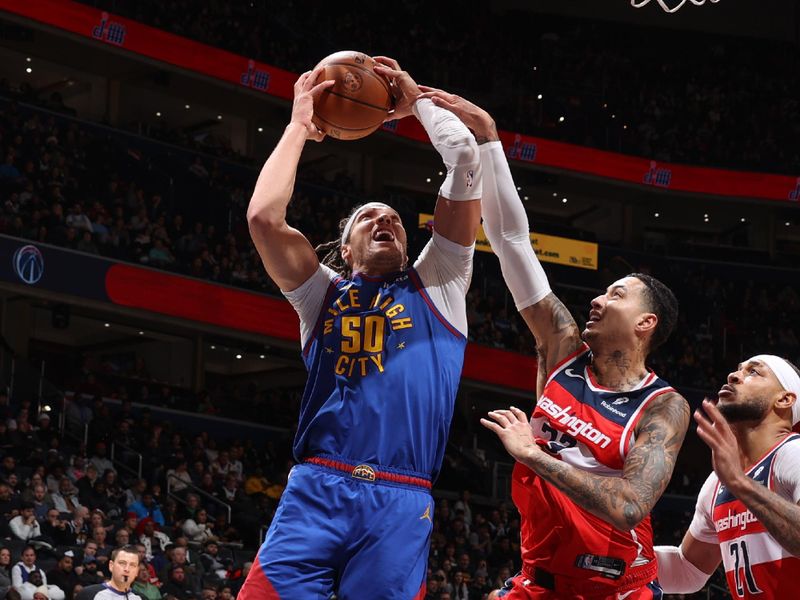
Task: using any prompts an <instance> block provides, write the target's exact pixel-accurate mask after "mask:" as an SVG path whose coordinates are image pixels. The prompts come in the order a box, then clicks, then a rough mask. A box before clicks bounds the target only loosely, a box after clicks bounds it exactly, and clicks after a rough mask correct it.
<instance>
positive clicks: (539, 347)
mask: <svg viewBox="0 0 800 600" xmlns="http://www.w3.org/2000/svg"><path fill="white" fill-rule="evenodd" d="M519 314H520V315H521V316H522V318H523V319H524V320H525V323H526V324H527V325H528V328H529V329H530V330H531V333H532V334H533V337H535V338H536V352H537V353H538V355H539V369H538V372H537V380H536V397H537V398H540V397H541V396H542V392H543V391H544V384H545V383H546V381H547V376H548V375H549V374H550V371H552V370H553V368H554V367H555V366H556V365H557V364H558V363H559V362H561V361H562V360H563V359H564V358H565V357H567V356H569V355H570V354H572V353H573V352H575V350H577V349H578V347H579V346H580V345H581V332H580V330H579V329H578V324H577V323H576V322H575V319H573V318H572V315H571V314H570V313H569V310H567V307H566V306H564V303H563V302H561V300H559V299H558V297H557V296H556V295H555V294H554V293H553V292H550V293H549V294H547V296H545V297H544V298H542V299H541V300H540V301H539V302H537V303H536V304H534V305H532V306H528V307H527V308H523V309H522V310H521V311H520V312H519Z"/></svg>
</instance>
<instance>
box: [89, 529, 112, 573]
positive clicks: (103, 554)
mask: <svg viewBox="0 0 800 600" xmlns="http://www.w3.org/2000/svg"><path fill="white" fill-rule="evenodd" d="M107 537H108V531H106V528H105V527H102V526H99V527H95V528H93V529H92V541H93V542H94V543H95V544H97V550H96V552H95V556H96V557H97V562H98V563H99V564H100V565H101V566H104V565H105V564H106V563H107V562H108V561H109V559H110V557H111V551H112V550H113V549H114V548H113V546H111V544H108V543H106V538H107Z"/></svg>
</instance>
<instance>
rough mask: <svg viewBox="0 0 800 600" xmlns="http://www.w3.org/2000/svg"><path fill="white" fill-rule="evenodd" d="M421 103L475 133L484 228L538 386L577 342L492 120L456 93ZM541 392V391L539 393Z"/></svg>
mask: <svg viewBox="0 0 800 600" xmlns="http://www.w3.org/2000/svg"><path fill="white" fill-rule="evenodd" d="M421 89H422V90H423V91H424V94H423V98H430V99H431V100H432V101H433V103H434V104H436V106H440V107H442V108H446V109H447V110H450V111H452V112H453V113H454V114H455V115H456V116H458V118H459V119H461V120H462V121H463V122H464V123H465V124H466V125H467V127H469V128H470V129H471V130H472V131H473V133H474V134H475V138H476V140H477V142H478V144H479V146H480V154H481V164H482V165H483V195H482V197H481V204H482V214H483V226H484V230H485V232H486V237H487V238H488V239H489V242H490V243H491V245H492V250H494V253H495V254H496V255H497V257H498V259H499V261H500V268H501V269H502V271H503V278H504V279H505V282H506V285H507V286H508V289H509V291H510V292H511V295H512V296H513V298H514V302H515V304H516V306H517V310H519V311H520V314H521V315H522V318H523V319H525V322H526V323H527V324H528V327H529V328H530V330H531V333H533V335H534V337H535V338H536V343H537V348H538V352H539V364H540V366H541V367H543V368H540V369H539V374H540V381H541V382H543V381H544V379H545V378H546V374H547V373H549V372H550V370H551V369H552V368H553V367H554V366H555V365H556V364H557V363H558V362H560V361H561V360H562V359H563V358H564V357H566V356H567V355H569V354H571V353H572V352H574V351H575V350H576V349H577V348H578V347H579V346H580V343H581V339H580V331H579V330H578V326H577V324H576V323H575V320H574V319H573V318H572V315H570V314H569V311H568V310H567V309H566V307H565V306H564V305H563V304H562V303H561V301H560V300H559V299H558V298H557V297H556V296H555V294H553V293H552V291H551V290H550V284H549V282H548V280H547V275H545V272H544V270H543V269H542V266H541V264H540V263H539V259H538V258H536V253H535V252H534V251H533V248H532V246H531V241H530V226H529V224H528V216H527V214H526V213H525V208H524V207H523V206H522V201H521V200H520V198H519V195H518V194H517V189H516V186H515V185H514V180H513V178H512V176H511V169H510V168H509V166H508V160H507V159H506V156H505V153H504V152H503V146H502V144H501V142H500V137H499V135H498V133H497V128H496V127H495V123H494V120H493V119H492V117H491V115H489V113H487V112H486V111H485V110H483V109H481V108H480V107H478V106H476V105H475V104H473V103H471V102H469V101H468V100H464V99H463V98H461V97H460V96H456V95H455V94H448V93H447V92H443V91H441V90H434V89H433V88H428V87H424V86H423V87H422V88H421ZM538 391H539V392H540V393H541V389H539V390H538Z"/></svg>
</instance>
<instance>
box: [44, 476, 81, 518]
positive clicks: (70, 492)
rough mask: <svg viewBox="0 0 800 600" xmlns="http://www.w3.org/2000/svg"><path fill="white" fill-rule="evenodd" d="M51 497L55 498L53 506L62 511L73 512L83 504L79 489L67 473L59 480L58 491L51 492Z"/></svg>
mask: <svg viewBox="0 0 800 600" xmlns="http://www.w3.org/2000/svg"><path fill="white" fill-rule="evenodd" d="M50 497H51V499H52V500H53V507H54V508H56V509H57V510H58V512H60V513H71V512H72V511H73V510H74V509H76V508H78V507H80V506H81V503H80V500H79V499H78V495H77V490H76V489H75V487H74V486H73V485H72V481H70V479H69V477H67V476H66V475H65V476H63V477H62V478H61V479H60V481H59V482H58V491H57V492H54V493H51V494H50Z"/></svg>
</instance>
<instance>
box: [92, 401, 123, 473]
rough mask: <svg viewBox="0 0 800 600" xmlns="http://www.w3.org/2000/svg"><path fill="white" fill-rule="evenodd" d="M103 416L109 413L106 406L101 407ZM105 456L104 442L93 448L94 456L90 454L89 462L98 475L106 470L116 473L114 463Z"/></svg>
mask: <svg viewBox="0 0 800 600" xmlns="http://www.w3.org/2000/svg"><path fill="white" fill-rule="evenodd" d="M102 411H103V414H104V415H106V416H110V415H108V413H109V409H108V406H105V405H103V407H102ZM106 454H107V447H106V443H105V442H102V441H100V442H97V443H96V444H95V446H94V454H92V458H91V459H90V462H91V463H92V464H93V465H94V466H95V469H97V472H98V473H105V472H106V471H107V470H110V471H114V472H115V473H116V471H117V470H116V469H115V468H114V463H112V462H111V461H110V460H109V459H108V457H107V456H106Z"/></svg>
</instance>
